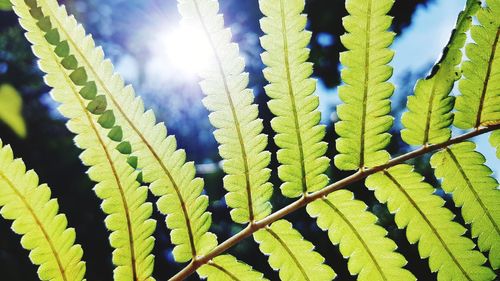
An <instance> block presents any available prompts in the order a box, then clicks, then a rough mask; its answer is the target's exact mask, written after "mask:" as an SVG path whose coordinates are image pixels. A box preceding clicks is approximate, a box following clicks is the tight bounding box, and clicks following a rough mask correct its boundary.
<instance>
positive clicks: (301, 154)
mask: <svg viewBox="0 0 500 281" xmlns="http://www.w3.org/2000/svg"><path fill="white" fill-rule="evenodd" d="M283 1H284V0H280V12H281V32H282V34H283V53H284V61H285V70H286V78H287V84H288V95H289V97H290V101H291V103H292V113H293V121H294V127H295V136H296V138H297V144H298V146H299V147H298V148H299V162H300V172H301V181H302V193H304V194H305V193H307V190H308V188H307V187H308V186H307V177H306V163H305V157H304V147H303V144H302V135H301V132H300V126H299V116H298V113H297V106H296V104H295V94H294V93H295V90H294V88H293V83H292V77H291V73H290V59H289V50H288V34H287V28H286V15H285V6H284V3H283Z"/></svg>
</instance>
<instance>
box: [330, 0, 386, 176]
mask: <svg viewBox="0 0 500 281" xmlns="http://www.w3.org/2000/svg"><path fill="white" fill-rule="evenodd" d="M393 2H394V1H393V0H347V1H346V9H347V11H348V12H349V15H348V16H346V17H344V19H343V24H344V27H345V29H346V31H347V32H348V33H347V34H345V35H343V36H342V37H341V39H342V43H343V44H344V46H345V47H346V48H347V49H348V51H346V52H343V53H341V55H340V62H341V63H342V65H343V66H344V68H343V69H342V72H341V76H342V80H343V82H344V83H345V85H343V86H340V87H339V97H340V99H341V100H342V101H343V102H344V103H343V104H341V105H339V106H338V107H337V114H338V116H339V119H340V121H339V122H337V123H336V124H335V131H336V132H337V134H338V135H339V136H340V138H338V139H337V141H336V147H337V150H338V151H339V153H340V154H338V155H337V156H335V165H336V166H337V167H338V168H339V169H341V170H357V169H360V168H363V167H373V166H376V165H381V164H384V163H385V162H387V161H388V160H389V157H390V156H389V153H388V152H387V151H385V150H384V148H385V147H386V146H387V144H389V141H390V137H391V135H390V134H389V133H387V131H388V130H389V129H390V128H391V126H392V120H393V117H392V116H390V115H389V113H390V111H391V105H390V104H391V103H390V100H389V97H390V96H391V95H392V93H393V91H394V86H393V85H392V84H391V83H389V82H386V81H387V80H388V79H389V78H390V77H391V76H392V67H390V66H389V65H387V64H388V63H389V62H390V61H391V60H392V57H393V56H394V52H393V51H391V50H390V49H389V48H388V47H389V45H391V43H392V41H393V39H394V33H393V32H389V31H387V29H388V28H389V27H390V26H391V22H392V18H391V17H390V16H388V15H386V14H387V13H388V12H389V10H390V9H391V7H392V4H393Z"/></svg>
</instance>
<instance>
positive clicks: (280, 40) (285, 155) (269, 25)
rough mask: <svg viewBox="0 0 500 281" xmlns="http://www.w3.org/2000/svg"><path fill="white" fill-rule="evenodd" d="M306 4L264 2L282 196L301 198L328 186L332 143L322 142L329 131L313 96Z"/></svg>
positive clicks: (299, 0) (268, 75)
mask: <svg viewBox="0 0 500 281" xmlns="http://www.w3.org/2000/svg"><path fill="white" fill-rule="evenodd" d="M304 5H305V1H304V0H278V1H276V0H261V1H259V6H260V10H261V11H262V13H263V14H264V15H265V17H264V18H262V19H261V20H260V26H261V28H262V30H263V31H264V33H265V34H266V35H264V36H262V37H261V38H260V42H261V44H262V47H263V48H264V49H265V50H266V51H265V52H264V53H263V54H262V61H263V62H264V64H265V65H267V68H266V69H264V76H265V78H266V79H267V81H269V83H270V84H269V85H267V86H266V87H265V90H266V93H267V95H268V96H269V97H270V98H271V101H269V102H268V105H269V109H270V110H271V112H272V113H273V114H274V115H275V116H276V117H275V118H273V120H272V121H271V126H272V127H273V129H274V131H276V132H277V135H276V136H275V137H274V140H275V143H276V145H278V146H279V147H280V150H279V151H278V154H277V157H278V161H279V162H280V163H281V166H280V167H279V168H278V175H279V177H280V179H281V180H282V181H284V183H283V184H282V186H281V191H282V192H283V195H285V196H287V197H298V196H300V195H302V194H303V193H305V192H314V191H317V190H319V189H321V188H323V187H325V185H326V184H327V183H328V177H327V176H326V175H325V174H324V172H325V171H326V169H327V168H328V164H329V160H328V158H327V157H324V155H325V152H326V149H327V144H326V142H323V141H322V140H323V138H324V136H325V127H324V126H323V125H319V121H320V119H321V113H320V112H319V110H318V105H319V98H318V96H316V95H314V94H313V93H314V91H315V89H316V81H315V80H314V79H311V78H309V76H310V75H311V74H312V64H311V63H309V62H306V60H307V58H308V57H309V49H307V48H306V47H307V44H309V41H310V39H311V33H310V32H307V31H305V30H304V28H305V25H306V22H307V18H306V16H305V15H303V14H300V13H301V12H302V11H303V10H304Z"/></svg>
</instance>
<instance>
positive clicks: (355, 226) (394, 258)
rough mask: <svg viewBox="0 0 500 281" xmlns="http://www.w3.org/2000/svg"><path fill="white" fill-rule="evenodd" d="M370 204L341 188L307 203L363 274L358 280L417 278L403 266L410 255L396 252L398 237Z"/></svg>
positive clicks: (351, 268) (355, 269) (351, 269)
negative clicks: (382, 223)
mask: <svg viewBox="0 0 500 281" xmlns="http://www.w3.org/2000/svg"><path fill="white" fill-rule="evenodd" d="M366 208H367V207H366V205H365V203H363V202H362V201H358V200H355V199H354V194H353V193H352V192H350V191H347V190H339V191H335V192H333V193H331V194H329V195H328V196H327V197H324V198H322V199H318V200H316V201H314V202H312V203H310V204H309V205H307V212H308V213H309V215H310V216H311V217H314V218H317V220H318V221H317V222H318V226H319V227H320V228H321V229H323V230H328V236H329V237H330V240H331V241H332V243H334V244H339V247H340V252H341V253H342V255H343V256H344V257H350V259H349V263H348V266H349V272H351V274H353V275H354V274H359V276H358V280H360V281H361V280H396V279H397V280H415V276H413V274H411V273H410V272H409V271H407V270H405V269H403V268H402V267H403V266H404V265H405V264H406V259H405V258H404V257H403V256H401V255H400V254H398V253H395V252H394V250H395V249H396V248H397V246H396V244H395V243H394V241H392V240H391V239H389V238H387V237H386V235H387V231H386V230H385V229H383V228H382V227H380V226H378V225H376V222H377V217H376V216H375V215H373V214H372V213H370V212H368V211H367V210H366Z"/></svg>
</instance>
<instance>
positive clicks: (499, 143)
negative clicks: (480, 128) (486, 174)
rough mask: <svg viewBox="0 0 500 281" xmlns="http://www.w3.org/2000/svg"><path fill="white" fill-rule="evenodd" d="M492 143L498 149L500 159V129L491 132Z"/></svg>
mask: <svg viewBox="0 0 500 281" xmlns="http://www.w3.org/2000/svg"><path fill="white" fill-rule="evenodd" d="M490 144H491V146H493V147H494V148H495V149H496V150H497V158H498V159H500V130H496V131H494V132H492V133H491V136H490Z"/></svg>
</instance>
